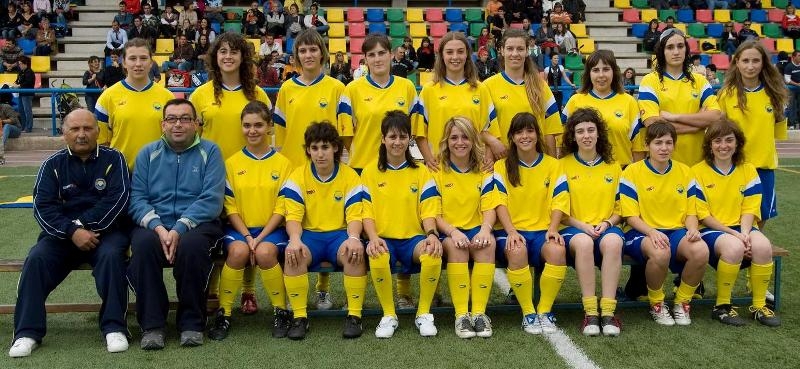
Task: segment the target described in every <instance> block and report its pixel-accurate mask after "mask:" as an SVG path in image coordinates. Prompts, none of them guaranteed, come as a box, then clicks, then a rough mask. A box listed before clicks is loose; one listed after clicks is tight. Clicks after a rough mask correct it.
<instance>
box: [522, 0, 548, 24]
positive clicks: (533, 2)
mask: <svg viewBox="0 0 800 369" xmlns="http://www.w3.org/2000/svg"><path fill="white" fill-rule="evenodd" d="M543 15H544V12H543V10H542V0H527V1H525V17H526V18H527V19H528V20H529V21H531V23H532V22H533V21H535V20H537V19H542V16H543Z"/></svg>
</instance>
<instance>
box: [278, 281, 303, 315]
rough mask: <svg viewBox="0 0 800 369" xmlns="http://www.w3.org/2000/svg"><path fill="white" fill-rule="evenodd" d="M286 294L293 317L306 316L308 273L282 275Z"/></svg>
mask: <svg viewBox="0 0 800 369" xmlns="http://www.w3.org/2000/svg"><path fill="white" fill-rule="evenodd" d="M283 283H284V284H285V285H286V294H287V295H289V302H290V303H291V304H292V309H293V310H294V317H295V318H305V317H308V311H307V309H308V273H305V274H301V275H297V276H288V275H286V276H283Z"/></svg>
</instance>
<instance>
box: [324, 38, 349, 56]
mask: <svg viewBox="0 0 800 369" xmlns="http://www.w3.org/2000/svg"><path fill="white" fill-rule="evenodd" d="M328 51H330V53H331V54H335V53H336V52H337V51H341V52H343V53H347V40H345V39H343V38H331V39H328Z"/></svg>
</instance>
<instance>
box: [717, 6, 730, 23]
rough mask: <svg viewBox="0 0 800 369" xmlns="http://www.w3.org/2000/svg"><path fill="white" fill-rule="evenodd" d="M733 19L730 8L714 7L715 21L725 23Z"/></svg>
mask: <svg viewBox="0 0 800 369" xmlns="http://www.w3.org/2000/svg"><path fill="white" fill-rule="evenodd" d="M730 21H731V11H730V10H728V9H714V22H716V23H725V22H730Z"/></svg>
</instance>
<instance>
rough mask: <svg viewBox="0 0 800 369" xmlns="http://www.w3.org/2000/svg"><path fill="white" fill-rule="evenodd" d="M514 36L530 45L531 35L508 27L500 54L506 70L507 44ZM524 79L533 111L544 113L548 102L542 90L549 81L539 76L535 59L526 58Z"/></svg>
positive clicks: (536, 113)
mask: <svg viewBox="0 0 800 369" xmlns="http://www.w3.org/2000/svg"><path fill="white" fill-rule="evenodd" d="M512 38H520V39H522V40H523V42H524V43H525V45H528V43H529V41H530V39H531V37H530V36H529V35H528V34H527V33H526V32H525V31H523V30H521V29H513V28H512V29H508V30H505V31H504V32H503V39H502V42H501V43H502V45H501V46H500V48H501V50H503V52H502V53H500V55H499V60H500V66H501V68H503V70H505V68H506V66H505V57H504V56H503V54H504V53H505V45H506V43H507V42H508V40H509V39H512ZM522 79H523V80H524V81H525V83H524V85H525V97H527V98H528V105H529V106H530V108H531V111H532V112H533V113H534V114H535V115H539V116H540V115H543V114H544V113H545V111H544V104H545V103H547V102H546V101H542V100H543V99H544V97H543V96H542V90H543V89H544V88H546V86H547V83H546V82H545V81H544V80H543V79H542V78H541V77H539V68H538V67H537V66H536V64H534V62H533V59H531V58H525V61H524V62H523V66H522ZM543 87H544V88H543Z"/></svg>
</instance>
